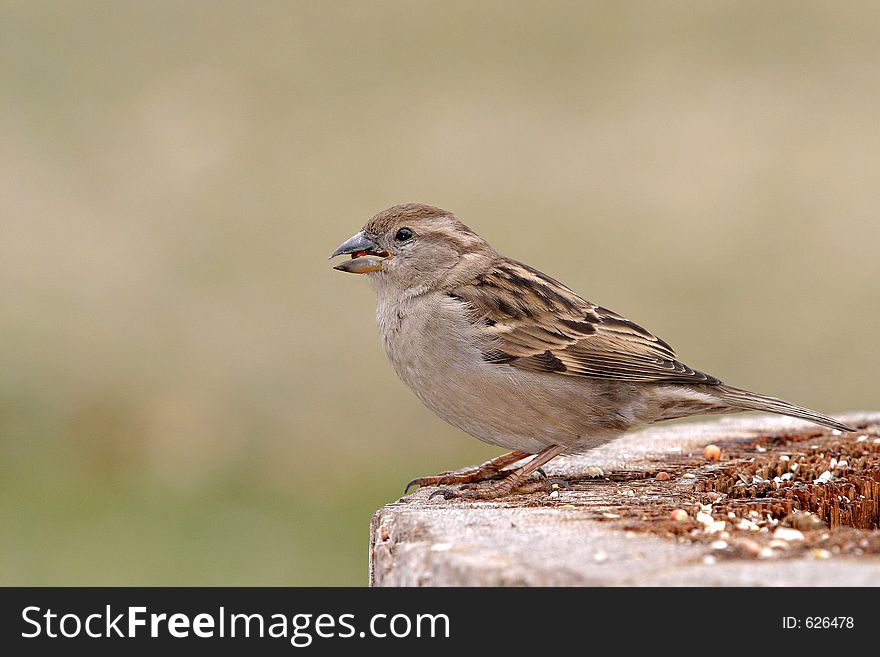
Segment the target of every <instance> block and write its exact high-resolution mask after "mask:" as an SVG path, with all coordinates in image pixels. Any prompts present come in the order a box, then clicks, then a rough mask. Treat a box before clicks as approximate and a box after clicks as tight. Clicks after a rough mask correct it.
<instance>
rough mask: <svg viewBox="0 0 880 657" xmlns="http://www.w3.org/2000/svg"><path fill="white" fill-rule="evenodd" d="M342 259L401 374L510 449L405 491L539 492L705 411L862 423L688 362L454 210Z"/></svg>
mask: <svg viewBox="0 0 880 657" xmlns="http://www.w3.org/2000/svg"><path fill="white" fill-rule="evenodd" d="M338 256H350V257H349V258H348V259H347V260H344V261H341V262H339V264H336V265H335V267H334V269H337V270H339V271H343V272H348V273H352V274H360V275H362V276H365V277H366V279H367V280H368V281H369V282H370V284H371V285H372V287H373V288H375V291H376V298H377V304H376V324H377V327H378V331H379V335H380V337H381V341H382V344H383V347H384V350H385V353H386V355H387V357H388V360H389V361H390V363H391V365H392V367H393V368H394V370H395V372H396V373H397V375H398V376H399V377H400V379H402V380H403V382H404V383H406V384H407V385H408V386H409V387H410V388H411V389H412V391H413V392H414V393H415V394H416V396H417V397H418V398H419V399H420V400H421V401H422V402H423V403H424V405H425V406H427V407H428V408H429V409H430V410H432V411H433V412H434V413H436V414H437V415H438V416H439V417H440V418H442V419H443V420H445V421H446V422H448V423H449V424H451V425H453V426H455V427H457V428H459V429H461V430H462V431H464V432H466V433H468V434H470V435H471V436H474V437H476V438H478V439H480V440H482V441H484V442H486V443H489V444H492V445H496V446H498V447H502V448H504V449H506V450H510V451H508V452H506V453H504V454H502V455H500V456H498V457H496V458H494V459H491V460H489V461H486V462H485V463H483V464H481V465H479V466H472V467H468V468H462V469H461V470H455V471H450V472H443V473H440V474H437V475H431V476H425V477H419V478H416V479H413V480H412V481H411V482H410V483H409V485H408V486H407V488H406V490H405V492H407V491H409V489H410V488H411V487H412V486H416V485H417V486H419V487H427V486H436V487H438V488H437V490H436V491H435V493H434V494H438V493H439V494H442V495H443V496H444V497H446V498H447V499H449V498H469V499H482V500H488V499H495V498H501V497H505V496H507V495H509V494H512V493H519V492H533V491H536V490H538V489H539V488H541V487H542V486H546V482H547V481H548V479H547V478H546V475H544V476H543V477H542V476H541V475H543V474H544V471H543V466H544V465H545V464H546V463H548V462H549V461H551V460H552V459H554V458H555V457H557V456H559V455H560V454H562V453H566V454H581V453H584V452H587V451H589V450H590V449H593V448H595V447H598V446H599V445H602V444H604V443H607V442H609V441H611V440H614V439H615V438H618V437H620V436H621V435H622V434H623V433H625V432H626V431H629V430H631V429H634V428H637V427H641V426H645V425H648V424H651V423H654V422H659V421H664V420H673V419H676V418H683V417H688V416H691V415H698V414H717V413H737V412H741V411H767V412H770V413H777V414H781V415H788V416H791V417H796V418H801V419H805V420H809V421H811V422H814V423H817V424H820V425H824V426H827V427H831V428H833V429H836V430H839V431H842V432H846V431H853V429H852V428H851V427H849V426H847V425H846V424H844V423H843V422H839V421H838V420H835V419H834V418H831V417H828V416H826V415H822V414H821V413H818V412H816V411H812V410H810V409H808V408H804V407H801V406H797V405H795V404H792V403H790V402H787V401H784V400H782V399H777V398H775V397H769V396H766V395H762V394H758V393H755V392H750V391H748V390H742V389H739V388H735V387H733V386H729V385H726V384H724V383H723V382H722V381H721V380H720V379H718V378H716V377H714V376H712V375H710V374H705V373H703V372H701V371H699V370H695V369H693V368H691V367H689V366H687V365H685V364H684V363H682V362H681V361H680V360H679V359H678V356H677V355H676V353H675V351H674V350H673V348H672V347H671V346H670V345H669V344H668V343H667V342H665V341H664V340H662V339H660V338H659V337H657V336H656V335H654V334H653V333H651V332H650V331H648V330H647V329H644V328H642V327H641V326H639V325H638V324H636V323H634V322H632V321H630V320H628V319H626V318H625V317H623V316H622V315H619V314H618V313H615V312H613V311H612V310H609V309H608V308H605V307H603V306H600V305H597V304H595V303H593V302H590V301H587V300H586V299H584V298H583V297H581V296H580V295H578V294H577V293H575V292H574V291H572V290H571V289H570V288H569V287H567V286H566V285H564V284H563V283H560V282H559V281H557V280H556V279H554V278H551V277H550V276H548V275H547V274H544V273H543V272H541V271H538V270H537V269H535V268H533V267H530V266H529V265H527V264H524V263H522V262H518V261H516V260H513V259H511V258H508V257H505V256H503V255H501V254H499V253H498V252H497V251H496V250H495V249H494V248H492V246H490V244H489V243H488V242H487V241H486V240H484V239H483V238H482V237H480V236H479V235H478V234H477V233H476V232H474V231H473V230H472V229H471V228H469V227H468V226H467V225H465V224H464V223H462V221H461V220H460V219H458V217H456V216H455V215H454V214H453V213H452V212H449V211H447V210H443V209H441V208H438V207H434V206H431V205H427V204H423V203H406V204H401V205H395V206H392V207H390V208H387V209H386V210H383V211H381V212H379V213H378V214H376V215H375V216H373V217H372V218H371V219H370V220H369V221H367V222H366V224H365V225H364V227H363V228H362V229H361V230H360V231H359V232H357V233H356V234H355V235H354V236H352V237H351V238H350V239H348V240H346V241H345V242H343V243H342V244H341V245H340V246H339V247H338V248H336V249H335V250H334V251H333V253H332V255H331V256H330V258H331V259H332V258H335V257H338ZM535 473H537V474H535ZM533 475H534V476H533ZM456 484H461V485H459V486H457V487H456V488H455V489H453V488H451V486H453V485H456Z"/></svg>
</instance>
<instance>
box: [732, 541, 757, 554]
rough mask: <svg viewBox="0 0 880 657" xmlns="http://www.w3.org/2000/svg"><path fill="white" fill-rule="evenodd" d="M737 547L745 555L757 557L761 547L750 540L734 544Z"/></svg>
mask: <svg viewBox="0 0 880 657" xmlns="http://www.w3.org/2000/svg"><path fill="white" fill-rule="evenodd" d="M736 545H737V547H739V548H741V549H742V550H743V551H744V552H745V553H746V554H748V555H750V556H753V557H757V556H758V554H759V553H760V552H761V545H760V544H759V543H758V542H757V541H753V540H752V539H750V538H744V539H742V540H739V541H737V542H736Z"/></svg>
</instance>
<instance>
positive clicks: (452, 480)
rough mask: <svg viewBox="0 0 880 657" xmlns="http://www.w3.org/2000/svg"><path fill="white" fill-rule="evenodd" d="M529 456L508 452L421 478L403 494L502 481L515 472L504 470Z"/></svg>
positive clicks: (408, 486)
mask: <svg viewBox="0 0 880 657" xmlns="http://www.w3.org/2000/svg"><path fill="white" fill-rule="evenodd" d="M529 456H531V454H529V453H528V452H519V451H515V452H508V453H507V454H502V455H501V456H498V457H496V458H494V459H491V460H489V461H486V462H485V463H483V464H482V465H475V466H471V467H469V468H462V469H461V470H453V471H451V472H441V473H440V474H438V475H433V476H431V477H419V478H418V479H413V480H412V481H411V482H409V483H408V484H407V485H406V488H405V489H404V491H403V494H404V495H406V494H407V493H408V492H409V489H410V488H412V487H413V486H419V487H420V488H424V487H425V486H451V485H454V484H471V483H474V482H477V481H486V480H487V479H502V478H504V477H506V476H508V475H509V474H511V473H512V472H515V471H514V470H504V469H503V468H506V467H507V466H509V465H512V464H514V463H516V462H517V461H521V460H522V459H524V458H527V457H529ZM431 497H433V495H432V496H431ZM447 499H449V498H447Z"/></svg>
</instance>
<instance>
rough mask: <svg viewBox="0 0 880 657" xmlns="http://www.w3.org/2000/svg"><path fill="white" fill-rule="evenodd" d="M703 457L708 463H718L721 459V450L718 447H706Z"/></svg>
mask: <svg viewBox="0 0 880 657" xmlns="http://www.w3.org/2000/svg"><path fill="white" fill-rule="evenodd" d="M703 457H704V458H706V459H708V460H710V461H718V460H719V459H720V458H721V448H720V447H718V445H706V449H704V450H703Z"/></svg>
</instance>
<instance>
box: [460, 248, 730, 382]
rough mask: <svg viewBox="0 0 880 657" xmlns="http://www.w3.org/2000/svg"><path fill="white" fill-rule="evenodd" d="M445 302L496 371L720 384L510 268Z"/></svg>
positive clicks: (538, 278)
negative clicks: (469, 321) (457, 311)
mask: <svg viewBox="0 0 880 657" xmlns="http://www.w3.org/2000/svg"><path fill="white" fill-rule="evenodd" d="M450 296H453V297H454V298H456V299H458V300H459V301H461V302H462V303H464V304H466V305H467V306H468V308H469V310H470V311H471V312H472V314H473V316H474V321H475V322H477V323H479V325H480V326H481V330H482V331H483V332H484V334H485V338H486V345H487V348H486V355H485V357H486V360H487V361H489V362H492V363H497V364H498V365H499V366H511V367H517V368H520V369H524V370H530V371H536V372H547V373H553V374H556V375H564V376H581V377H590V378H598V379H613V380H618V381H631V382H651V381H654V382H657V381H668V382H680V383H702V384H707V385H719V384H720V383H721V381H719V380H718V379H716V378H715V377H713V376H709V375H708V374H704V373H703V372H698V371H696V370H694V369H692V368H690V367H688V366H687V365H685V364H684V363H681V362H679V361H678V359H677V357H676V355H675V351H674V350H673V349H672V347H670V346H669V344H667V343H666V342H664V341H663V340H661V339H660V338H658V337H657V336H655V335H654V334H653V333H651V332H650V331H648V330H646V329H644V328H642V327H641V326H639V325H638V324H635V323H633V322H631V321H629V320H628V319H626V318H625V317H622V316H620V315H618V314H617V313H615V312H613V311H611V310H608V309H607V308H603V307H602V306H597V305H596V304H594V303H591V302H589V301H586V300H585V299H582V298H581V297H579V296H578V295H577V294H575V293H574V292H572V291H571V290H570V289H569V288H568V287H566V286H565V285H563V284H562V283H560V282H559V281H557V280H554V279H553V278H550V277H549V276H547V275H546V274H543V273H541V272H539V271H538V270H536V269H533V268H531V267H529V266H527V265H524V264H522V263H519V262H516V261H515V260H510V259H506V258H505V259H502V260H500V261H499V262H498V263H497V264H496V265H495V266H494V267H493V268H492V269H491V270H490V271H488V272H487V273H485V274H484V275H482V276H481V277H480V279H479V280H478V281H476V283H475V284H471V285H467V286H463V287H460V288H457V289H455V290H453V291H452V292H450Z"/></svg>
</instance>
